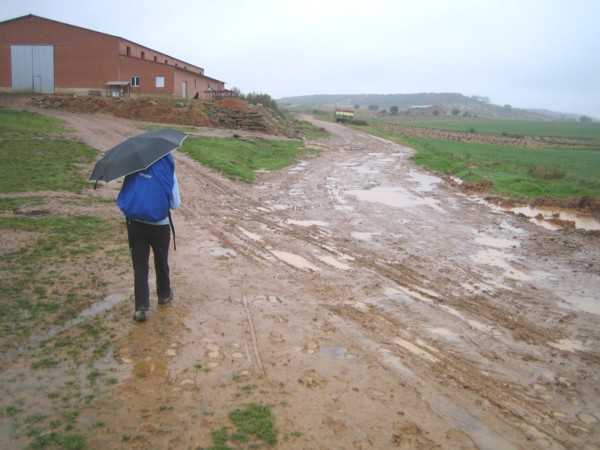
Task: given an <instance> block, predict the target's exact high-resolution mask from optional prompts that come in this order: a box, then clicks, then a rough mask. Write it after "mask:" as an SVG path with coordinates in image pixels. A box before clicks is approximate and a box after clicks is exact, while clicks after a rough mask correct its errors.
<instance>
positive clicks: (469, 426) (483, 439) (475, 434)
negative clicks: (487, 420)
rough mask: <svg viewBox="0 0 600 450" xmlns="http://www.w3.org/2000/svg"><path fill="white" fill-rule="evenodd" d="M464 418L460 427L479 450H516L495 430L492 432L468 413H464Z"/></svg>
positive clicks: (459, 424)
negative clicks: (480, 449) (481, 449)
mask: <svg viewBox="0 0 600 450" xmlns="http://www.w3.org/2000/svg"><path fill="white" fill-rule="evenodd" d="M463 414H464V417H463V418H462V420H460V421H459V422H458V427H459V428H460V429H462V430H463V431H464V432H465V433H466V434H468V435H469V437H470V438H471V439H472V440H473V442H474V443H475V445H476V446H477V448H483V449H489V450H510V449H514V448H515V447H513V446H512V445H511V444H510V442H508V441H506V440H505V439H504V438H503V437H502V436H500V435H499V434H498V433H496V432H495V431H493V430H490V429H489V428H488V427H486V426H485V425H484V424H483V423H482V422H480V421H479V420H477V419H476V418H475V417H473V416H470V415H469V414H468V413H466V412H463Z"/></svg>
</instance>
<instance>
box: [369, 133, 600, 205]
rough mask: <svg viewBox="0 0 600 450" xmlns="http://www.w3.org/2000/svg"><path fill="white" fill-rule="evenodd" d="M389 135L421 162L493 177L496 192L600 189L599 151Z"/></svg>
mask: <svg viewBox="0 0 600 450" xmlns="http://www.w3.org/2000/svg"><path fill="white" fill-rule="evenodd" d="M379 134H381V133H379ZM388 138H390V139H391V140H395V141H397V142H400V143H402V144H404V145H407V146H409V147H412V148H414V149H416V150H417V153H416V154H415V155H414V156H413V157H412V159H413V160H414V161H415V162H416V163H417V164H419V165H422V166H423V167H425V168H427V169H430V170H433V171H436V172H439V173H443V174H447V175H453V176H456V177H458V178H460V179H462V180H464V181H473V182H478V181H482V180H490V181H491V182H492V184H493V187H492V190H493V192H495V193H498V194H504V195H506V194H508V195H515V196H520V197H526V198H530V199H537V198H540V197H545V196H550V197H554V198H558V199H564V198H571V197H584V196H587V195H595V196H597V195H599V193H600V151H598V150H589V149H585V150H582V149H556V148H514V147H503V146H498V145H488V144H476V143H465V142H456V141H445V140H439V139H425V138H416V137H408V136H402V137H400V136H398V135H390V134H388Z"/></svg>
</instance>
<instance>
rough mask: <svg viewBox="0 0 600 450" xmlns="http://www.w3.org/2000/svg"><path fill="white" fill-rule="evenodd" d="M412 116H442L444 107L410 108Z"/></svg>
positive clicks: (409, 111) (419, 106) (424, 106)
mask: <svg viewBox="0 0 600 450" xmlns="http://www.w3.org/2000/svg"><path fill="white" fill-rule="evenodd" d="M408 114H409V115H411V116H438V115H440V114H442V107H441V106H437V105H416V106H411V107H409V108H408Z"/></svg>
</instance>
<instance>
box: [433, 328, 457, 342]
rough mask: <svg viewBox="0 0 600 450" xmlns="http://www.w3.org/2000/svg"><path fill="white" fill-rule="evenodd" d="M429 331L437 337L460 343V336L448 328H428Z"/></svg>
mask: <svg viewBox="0 0 600 450" xmlns="http://www.w3.org/2000/svg"><path fill="white" fill-rule="evenodd" d="M426 328H428V329H429V331H430V332H431V333H433V334H435V335H436V336H441V337H443V338H446V339H448V340H450V341H458V340H460V336H459V335H458V334H456V333H454V332H453V331H450V330H449V329H448V328H444V327H433V328H430V327H426Z"/></svg>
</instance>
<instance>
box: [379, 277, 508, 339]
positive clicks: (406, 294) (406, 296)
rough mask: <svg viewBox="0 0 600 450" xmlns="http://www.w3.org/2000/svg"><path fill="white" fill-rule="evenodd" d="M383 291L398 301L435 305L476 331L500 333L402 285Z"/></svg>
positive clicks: (429, 292) (434, 295)
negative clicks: (416, 301)
mask: <svg viewBox="0 0 600 450" xmlns="http://www.w3.org/2000/svg"><path fill="white" fill-rule="evenodd" d="M423 292H425V293H426V294H427V295H431V297H433V298H437V297H438V296H437V294H435V293H434V292H431V291H427V290H423ZM384 293H385V294H386V295H387V296H388V297H392V298H397V299H398V300H400V301H409V302H414V301H415V300H418V301H420V302H423V303H426V304H428V305H430V306H433V307H434V308H435V307H437V308H439V309H441V310H442V311H445V312H447V313H448V314H450V315H452V316H454V317H456V318H458V319H460V320H462V321H464V322H466V323H468V324H469V325H470V326H471V328H474V329H476V330H478V331H483V332H484V333H491V334H494V335H499V334H500V332H499V331H498V330H496V329H494V328H493V327H491V326H489V325H485V324H483V323H481V322H478V321H476V320H473V319H469V318H467V317H465V315H464V314H462V313H461V312H459V311H458V310H456V309H454V308H451V307H450V306H448V305H444V304H442V303H439V302H437V303H436V302H434V301H433V300H432V299H431V298H427V297H426V296H425V295H423V294H421V293H419V292H416V291H413V290H412V289H409V288H406V287H404V286H397V287H395V288H392V287H388V288H385V289H384Z"/></svg>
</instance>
